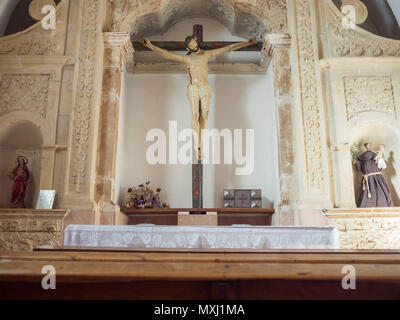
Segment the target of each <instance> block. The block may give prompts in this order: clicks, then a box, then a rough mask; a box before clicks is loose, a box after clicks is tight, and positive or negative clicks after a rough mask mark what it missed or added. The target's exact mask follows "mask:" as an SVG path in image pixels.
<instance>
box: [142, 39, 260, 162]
mask: <svg viewBox="0 0 400 320" xmlns="http://www.w3.org/2000/svg"><path fill="white" fill-rule="evenodd" d="M140 43H141V44H142V45H143V46H145V47H147V48H149V49H150V50H152V51H154V52H155V53H157V54H159V55H160V56H162V57H164V58H165V59H168V60H173V61H176V62H179V63H182V64H184V65H185V66H186V67H187V71H188V75H189V83H188V85H187V96H188V99H189V102H190V108H191V111H192V122H191V126H192V129H193V130H194V133H195V134H194V150H196V151H197V152H198V153H197V158H198V159H201V158H202V154H201V142H202V140H201V132H202V131H201V130H202V129H204V128H205V125H206V122H207V120H208V115H209V112H210V97H211V88H210V85H209V83H208V80H207V77H208V61H209V60H210V59H211V58H212V57H215V56H218V55H220V54H223V53H227V52H231V51H235V50H238V49H241V48H245V47H247V46H251V45H254V44H256V43H257V41H255V40H249V41H247V42H242V43H235V44H232V45H228V46H225V47H222V48H218V49H213V50H203V49H201V48H200V41H199V38H198V37H197V36H196V35H192V36H188V37H187V38H186V40H185V47H186V50H187V54H186V56H182V55H178V54H174V53H172V52H169V51H168V50H165V49H162V48H159V47H157V46H155V45H153V44H152V43H151V42H150V41H149V40H148V39H146V38H143V39H141V40H140Z"/></svg>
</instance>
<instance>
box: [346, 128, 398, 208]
mask: <svg viewBox="0 0 400 320" xmlns="http://www.w3.org/2000/svg"><path fill="white" fill-rule="evenodd" d="M366 142H369V143H371V144H372V150H373V151H374V152H377V151H378V150H379V146H380V145H381V144H383V145H385V147H386V148H385V160H386V164H387V168H386V170H384V173H383V175H384V177H385V181H386V183H387V185H388V187H389V189H390V194H391V196H392V200H393V203H394V206H396V207H398V206H400V198H399V194H398V192H397V190H400V177H399V176H398V175H397V172H399V170H400V167H399V163H400V161H399V160H397V159H398V158H399V157H400V133H399V131H398V130H397V129H396V128H393V127H391V126H389V125H387V124H384V123H381V122H375V121H374V122H368V123H364V124H361V125H360V126H359V127H358V128H357V129H356V130H355V133H354V134H353V138H352V139H351V145H353V144H355V145H357V147H358V148H359V149H360V150H361V151H360V154H361V153H363V152H364V151H365V149H364V146H363V145H364V143H366ZM353 181H354V190H355V196H356V202H357V200H358V198H359V196H360V192H361V184H362V175H361V173H360V172H358V171H356V170H355V167H354V166H353Z"/></svg>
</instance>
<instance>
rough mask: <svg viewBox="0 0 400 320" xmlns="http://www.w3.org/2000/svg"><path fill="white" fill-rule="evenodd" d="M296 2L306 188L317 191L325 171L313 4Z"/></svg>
mask: <svg viewBox="0 0 400 320" xmlns="http://www.w3.org/2000/svg"><path fill="white" fill-rule="evenodd" d="M296 3H297V7H296V11H297V29H298V32H297V34H298V37H297V38H298V48H299V65H300V84H301V104H302V112H303V125H304V143H305V149H306V172H307V181H308V183H307V189H308V191H317V192H318V191H322V189H323V183H322V182H323V180H324V175H323V163H322V146H321V132H320V123H321V117H320V111H319V107H318V89H317V73H316V59H317V57H316V55H315V53H314V41H313V32H314V31H313V24H312V16H311V10H312V8H311V1H309V0H298V1H297V2H296Z"/></svg>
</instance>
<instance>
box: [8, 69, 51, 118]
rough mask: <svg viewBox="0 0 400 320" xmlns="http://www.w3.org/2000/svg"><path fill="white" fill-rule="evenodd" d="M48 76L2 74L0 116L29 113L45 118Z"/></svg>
mask: <svg viewBox="0 0 400 320" xmlns="http://www.w3.org/2000/svg"><path fill="white" fill-rule="evenodd" d="M49 84H50V75H41V74H38V75H33V74H25V75H16V74H4V75H2V76H1V80H0V116H1V115H3V114H6V113H9V112H12V111H20V110H22V111H30V112H34V113H38V114H40V115H41V116H42V117H43V118H46V109H47V100H48V93H49Z"/></svg>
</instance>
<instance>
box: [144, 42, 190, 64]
mask: <svg viewBox="0 0 400 320" xmlns="http://www.w3.org/2000/svg"><path fill="white" fill-rule="evenodd" d="M139 42H140V43H141V44H142V45H144V46H145V47H147V48H149V49H150V50H151V51H154V52H155V53H157V54H159V55H160V56H162V57H163V58H165V59H167V60H173V61H176V62H180V63H185V57H184V56H181V55H179V54H175V53H172V52H169V51H168V50H165V49H161V48H159V47H157V46H155V45H154V44H152V43H151V42H150V40H148V39H146V38H143V39H140V40H139Z"/></svg>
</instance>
